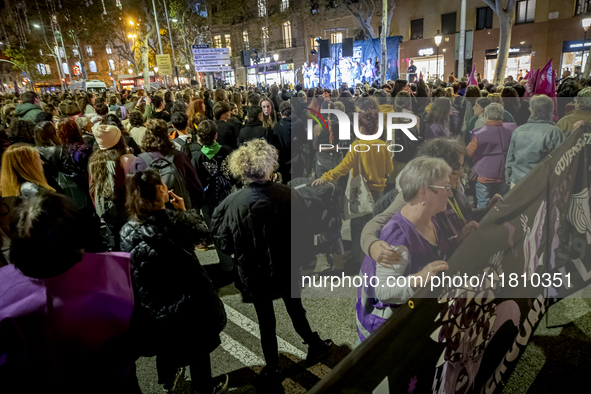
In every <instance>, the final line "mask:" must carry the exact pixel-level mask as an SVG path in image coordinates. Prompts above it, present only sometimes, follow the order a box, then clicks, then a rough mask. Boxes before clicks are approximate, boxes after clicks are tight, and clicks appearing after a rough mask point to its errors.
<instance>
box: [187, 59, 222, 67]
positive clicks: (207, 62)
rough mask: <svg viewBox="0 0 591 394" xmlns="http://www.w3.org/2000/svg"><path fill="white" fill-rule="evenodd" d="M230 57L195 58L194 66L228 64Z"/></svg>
mask: <svg viewBox="0 0 591 394" xmlns="http://www.w3.org/2000/svg"><path fill="white" fill-rule="evenodd" d="M230 63H231V61H230V59H228V60H201V61H199V60H196V61H195V66H223V65H224V64H230Z"/></svg>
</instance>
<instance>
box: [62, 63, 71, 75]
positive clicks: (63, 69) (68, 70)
mask: <svg viewBox="0 0 591 394" xmlns="http://www.w3.org/2000/svg"><path fill="white" fill-rule="evenodd" d="M62 71H63V72H64V74H68V75H70V69H69V68H68V63H62Z"/></svg>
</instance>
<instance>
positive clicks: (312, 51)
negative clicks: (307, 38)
mask: <svg viewBox="0 0 591 394" xmlns="http://www.w3.org/2000/svg"><path fill="white" fill-rule="evenodd" d="M317 53H318V52H317V51H316V49H314V48H312V50H311V51H310V55H316V54H317Z"/></svg>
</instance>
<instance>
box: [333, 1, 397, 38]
mask: <svg viewBox="0 0 591 394" xmlns="http://www.w3.org/2000/svg"><path fill="white" fill-rule="evenodd" d="M382 1H383V0H358V1H354V0H343V2H344V4H345V6H346V7H347V10H348V11H349V12H350V13H351V15H353V16H354V17H355V19H357V21H358V22H359V26H360V27H361V30H362V31H363V34H365V35H366V36H367V37H368V38H378V35H377V34H376V32H375V30H374V28H373V26H372V25H371V19H372V18H373V17H374V16H375V17H378V18H379V17H380V16H381V15H382V12H381V10H382ZM385 1H387V2H388V15H387V18H388V26H390V22H391V21H392V15H394V9H395V8H396V1H395V0H385Z"/></svg>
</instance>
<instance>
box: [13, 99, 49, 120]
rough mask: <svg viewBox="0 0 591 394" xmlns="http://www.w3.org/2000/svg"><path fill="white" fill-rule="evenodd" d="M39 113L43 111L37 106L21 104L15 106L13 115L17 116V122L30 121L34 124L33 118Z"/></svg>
mask: <svg viewBox="0 0 591 394" xmlns="http://www.w3.org/2000/svg"><path fill="white" fill-rule="evenodd" d="M40 112H43V110H42V109H41V107H40V106H38V105H37V104H31V103H23V104H20V105H17V106H16V111H15V115H16V116H18V119H19V120H30V121H31V122H33V123H35V118H36V117H37V114H38V113H40Z"/></svg>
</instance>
